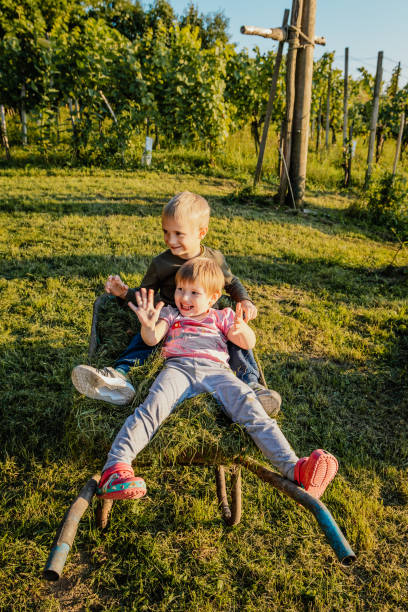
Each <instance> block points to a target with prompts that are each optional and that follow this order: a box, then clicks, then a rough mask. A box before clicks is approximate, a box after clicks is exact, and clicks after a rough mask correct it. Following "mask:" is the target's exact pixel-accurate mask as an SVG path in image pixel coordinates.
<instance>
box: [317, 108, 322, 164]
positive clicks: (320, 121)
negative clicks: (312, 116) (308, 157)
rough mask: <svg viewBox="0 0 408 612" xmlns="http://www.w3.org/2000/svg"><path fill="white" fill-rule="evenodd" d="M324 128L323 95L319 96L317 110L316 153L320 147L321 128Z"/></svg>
mask: <svg viewBox="0 0 408 612" xmlns="http://www.w3.org/2000/svg"><path fill="white" fill-rule="evenodd" d="M321 129H322V96H320V98H319V110H318V111H317V131H316V153H318V152H319V149H320V130H321Z"/></svg>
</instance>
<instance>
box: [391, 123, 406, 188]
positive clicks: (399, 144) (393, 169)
mask: <svg viewBox="0 0 408 612" xmlns="http://www.w3.org/2000/svg"><path fill="white" fill-rule="evenodd" d="M404 127H405V113H404V111H402V113H401V121H400V127H399V132H398V138H397V146H396V148H395V157H394V165H393V168H392V180H394V177H395V175H396V173H397V164H398V159H399V156H400V153H401V142H402V135H403V133H404Z"/></svg>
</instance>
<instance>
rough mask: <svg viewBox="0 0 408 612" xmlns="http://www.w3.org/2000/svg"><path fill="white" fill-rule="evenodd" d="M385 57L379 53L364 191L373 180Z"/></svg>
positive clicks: (382, 53) (381, 52)
mask: <svg viewBox="0 0 408 612" xmlns="http://www.w3.org/2000/svg"><path fill="white" fill-rule="evenodd" d="M383 55H384V52H383V51H379V52H378V59H377V71H376V74H375V84H374V99H373V108H372V111H371V119H370V137H369V142H368V155H367V171H366V175H365V181H364V189H367V187H368V184H369V182H370V179H371V174H372V172H373V157H374V146H375V134H376V131H377V120H378V110H379V107H380V91H381V80H382V60H383Z"/></svg>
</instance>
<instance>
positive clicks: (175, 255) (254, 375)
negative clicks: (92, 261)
mask: <svg viewBox="0 0 408 612" xmlns="http://www.w3.org/2000/svg"><path fill="white" fill-rule="evenodd" d="M209 220H210V207H209V205H208V202H207V200H205V199H204V198H203V197H201V196H199V195H197V194H194V193H190V192H189V191H184V192H182V193H179V194H178V195H176V196H174V197H173V198H172V199H171V200H170V201H169V202H168V203H167V204H166V205H165V206H164V208H163V213H162V227H163V236H164V242H165V243H166V245H167V246H168V250H167V251H164V252H163V253H161V254H160V255H158V256H157V257H155V258H154V259H153V261H152V262H151V264H150V266H149V268H148V270H147V273H146V275H145V276H144V278H143V280H142V283H141V287H143V288H145V289H147V290H149V289H153V290H154V292H158V295H157V299H161V300H163V302H164V303H165V304H166V305H168V304H169V305H171V306H173V307H174V306H175V302H174V290H175V280H174V279H175V275H176V272H177V270H178V269H179V268H180V266H181V265H182V264H183V263H185V262H186V261H188V260H190V259H192V258H194V257H197V256H200V257H205V258H207V259H210V260H213V261H215V262H216V263H218V265H219V266H220V267H221V270H222V272H223V274H224V279H225V289H226V291H227V293H228V294H229V295H230V296H231V298H232V299H233V300H234V301H235V302H236V303H237V304H240V305H241V308H242V312H243V316H244V318H245V320H246V321H247V322H248V321H250V320H251V319H254V318H255V317H256V315H257V309H256V307H255V306H254V304H253V303H252V302H251V300H250V299H249V296H248V294H247V292H246V290H245V289H244V287H243V286H242V284H241V283H240V281H239V280H238V278H236V277H235V276H233V275H232V273H231V270H230V269H229V267H228V265H227V262H226V261H225V258H224V256H223V255H222V253H220V251H216V250H215V249H211V248H210V247H207V246H203V245H202V244H201V241H202V240H203V238H204V237H205V235H206V234H207V232H208V224H209ZM105 291H106V292H107V293H110V294H112V295H115V296H116V297H117V298H118V300H119V302H120V303H121V305H123V306H126V305H127V303H128V302H129V301H130V302H132V303H133V304H136V302H135V292H136V290H135V289H129V287H128V286H127V285H125V283H123V282H122V280H121V279H120V278H119V276H109V278H108V280H107V282H106V285H105ZM152 351H153V347H151V346H147V345H146V344H145V342H144V341H143V339H142V337H141V335H140V334H136V335H135V336H134V337H133V339H132V340H131V342H130V344H129V346H128V347H127V349H126V351H125V352H124V353H123V354H122V355H121V356H120V357H119V359H118V360H117V361H116V363H115V365H114V367H113V368H112V367H108V368H104V369H103V370H97V369H96V368H93V367H92V366H88V365H80V366H77V367H75V368H74V370H73V371H72V382H73V384H74V386H75V387H76V389H77V390H78V391H79V392H80V393H82V394H84V395H86V396H87V397H90V398H91V399H100V400H104V401H106V402H110V403H112V404H117V405H125V404H128V403H130V402H131V401H132V400H133V397H134V395H135V390H134V388H133V386H132V384H131V383H130V381H129V380H128V378H127V375H128V372H129V370H130V368H131V367H133V366H134V365H141V364H142V363H144V361H145V360H146V359H147V358H148V356H149V355H150V354H151V352H152ZM228 352H229V354H230V366H231V368H232V369H233V371H234V372H235V373H236V374H237V376H238V377H239V378H240V379H241V380H243V381H244V382H246V383H247V384H249V386H250V387H251V388H252V389H253V390H254V391H255V393H256V395H257V397H258V399H259V401H260V402H261V404H262V405H263V407H264V409H265V410H266V412H267V413H268V414H269V415H270V416H276V415H277V414H278V412H279V409H280V404H281V397H280V395H279V393H277V392H276V391H272V390H269V389H266V388H265V387H263V386H262V385H261V384H260V383H259V381H258V379H259V370H258V367H257V364H256V361H255V358H254V355H253V353H252V351H250V350H243V349H242V348H240V347H238V346H237V345H236V344H234V343H233V342H229V344H228Z"/></svg>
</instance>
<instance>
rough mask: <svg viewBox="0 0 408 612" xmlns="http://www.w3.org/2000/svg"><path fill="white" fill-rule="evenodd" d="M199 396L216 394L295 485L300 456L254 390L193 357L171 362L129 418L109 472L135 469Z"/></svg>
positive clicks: (218, 366) (233, 418)
mask: <svg viewBox="0 0 408 612" xmlns="http://www.w3.org/2000/svg"><path fill="white" fill-rule="evenodd" d="M199 393H211V394H212V395H214V397H215V398H216V399H217V401H218V402H219V403H220V404H221V405H222V407H223V410H224V412H225V414H226V415H227V416H228V417H229V418H230V419H231V421H233V422H234V423H239V424H240V425H242V426H243V427H245V429H246V431H247V432H248V433H249V435H250V436H251V438H252V439H253V441H254V442H255V444H256V445H257V446H258V448H260V450H261V451H262V453H263V454H264V455H265V457H266V458H267V459H269V461H270V462H271V463H272V465H274V466H275V467H276V468H277V469H278V470H279V471H280V472H281V473H282V474H283V475H284V476H286V477H288V478H290V479H291V480H293V469H294V466H295V464H296V462H297V460H298V457H297V456H296V455H295V453H294V452H293V450H292V449H291V447H290V446H289V443H288V441H287V440H286V438H285V436H284V435H283V433H282V432H281V430H280V429H279V427H278V425H277V423H276V421H275V419H271V418H270V417H269V416H268V415H267V414H266V412H265V410H264V409H263V407H262V405H261V404H260V403H259V401H258V400H257V398H256V395H255V393H254V392H253V391H252V389H251V388H250V387H248V385H246V384H245V383H244V382H242V381H241V380H239V379H238V378H237V377H236V376H235V374H234V373H233V372H232V370H231V369H230V368H228V367H227V366H224V365H223V364H221V363H217V362H215V361H211V360H210V359H192V358H189V357H183V358H172V359H168V360H167V361H166V364H165V366H164V368H163V370H162V371H161V372H160V374H159V375H158V377H157V378H156V380H155V382H154V383H153V385H152V386H151V388H150V391H149V395H148V396H147V398H146V399H145V401H144V402H143V404H141V405H140V406H138V408H136V410H135V411H134V413H133V414H132V415H130V416H129V417H128V418H127V419H126V421H125V423H124V424H123V426H122V428H121V430H120V431H119V433H118V435H117V436H116V438H115V440H114V442H113V444H112V448H111V450H110V451H109V454H108V460H107V462H106V464H105V466H104V470H106V469H107V468H108V467H111V466H112V465H114V464H115V463H128V464H129V465H131V464H132V461H133V460H134V459H135V457H136V455H137V454H138V453H140V451H141V450H142V449H143V448H144V447H145V446H146V445H147V444H148V443H149V442H150V440H151V439H152V438H153V436H154V434H155V433H156V431H157V430H158V428H159V427H160V425H161V424H162V423H163V422H164V421H165V419H166V418H167V417H168V416H169V415H170V414H171V413H172V412H173V410H174V409H175V408H176V407H177V406H178V404H180V403H181V402H183V401H184V400H186V399H188V398H190V397H194V396H195V395H198V394H199Z"/></svg>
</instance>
